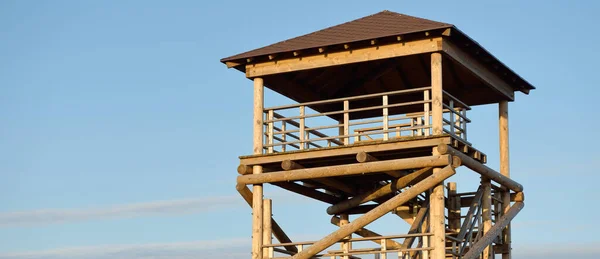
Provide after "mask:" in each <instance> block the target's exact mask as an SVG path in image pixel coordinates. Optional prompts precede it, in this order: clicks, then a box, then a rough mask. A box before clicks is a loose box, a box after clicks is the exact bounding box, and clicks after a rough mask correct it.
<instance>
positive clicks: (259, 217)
mask: <svg viewBox="0 0 600 259" xmlns="http://www.w3.org/2000/svg"><path fill="white" fill-rule="evenodd" d="M263 106H264V84H263V79H262V78H258V77H257V78H254V121H253V126H254V127H253V133H254V138H253V151H254V154H262V153H263V108H264V107H263ZM262 170H263V168H262V166H259V165H255V166H253V167H252V173H253V174H261V173H262ZM252 195H253V197H252V259H262V258H263V253H262V246H263V186H262V184H255V185H254V186H253V187H252Z"/></svg>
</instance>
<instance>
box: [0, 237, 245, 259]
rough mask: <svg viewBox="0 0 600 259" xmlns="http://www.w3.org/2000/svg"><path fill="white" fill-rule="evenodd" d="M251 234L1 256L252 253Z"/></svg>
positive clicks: (80, 258) (91, 258)
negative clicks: (246, 235) (245, 236)
mask: <svg viewBox="0 0 600 259" xmlns="http://www.w3.org/2000/svg"><path fill="white" fill-rule="evenodd" d="M250 243H251V240H250V238H232V239H225V240H204V241H192V242H177V243H156V244H139V245H135V244H134V245H104V246H87V247H72V248H63V249H52V250H45V251H32V252H19V253H4V254H0V259H58V258H64V259H72V258H77V259H109V258H111V259H163V258H164V259H167V258H168V259H192V258H194V259H197V258H204V259H216V258H226V259H229V258H231V259H233V258H243V257H248V256H249V251H250V250H249V249H250V246H249V245H250Z"/></svg>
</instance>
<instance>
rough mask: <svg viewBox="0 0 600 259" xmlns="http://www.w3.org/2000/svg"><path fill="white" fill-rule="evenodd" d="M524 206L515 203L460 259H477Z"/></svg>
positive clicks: (520, 203)
mask: <svg viewBox="0 0 600 259" xmlns="http://www.w3.org/2000/svg"><path fill="white" fill-rule="evenodd" d="M524 206H525V204H524V203H523V202H515V204H513V205H512V206H511V207H510V209H509V210H508V211H507V212H506V213H505V214H504V215H503V216H502V217H500V219H499V220H498V221H496V224H495V225H494V226H493V227H492V228H491V229H490V231H488V232H487V233H486V234H484V235H483V236H482V237H481V239H479V240H478V241H477V243H475V245H473V246H472V247H470V248H469V251H468V252H467V253H466V254H465V255H464V256H463V257H462V258H463V259H476V258H479V255H480V254H481V252H482V251H483V250H484V249H485V247H486V246H488V245H490V244H492V242H494V239H496V237H497V236H498V235H499V234H500V233H501V232H502V230H503V229H504V228H505V227H506V226H508V224H509V223H510V221H511V220H512V219H513V218H515V216H517V214H518V213H519V211H521V210H522V209H523V207H524Z"/></svg>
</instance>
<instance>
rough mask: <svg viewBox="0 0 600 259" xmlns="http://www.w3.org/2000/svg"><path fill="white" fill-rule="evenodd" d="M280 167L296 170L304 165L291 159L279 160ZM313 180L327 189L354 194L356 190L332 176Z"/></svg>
mask: <svg viewBox="0 0 600 259" xmlns="http://www.w3.org/2000/svg"><path fill="white" fill-rule="evenodd" d="M281 168H283V170H285V171H290V170H297V169H303V168H304V166H303V165H301V164H298V163H296V162H294V161H292V160H284V161H283V162H281ZM314 181H315V182H318V183H321V184H323V185H325V186H327V187H329V188H328V189H331V188H333V189H335V190H338V191H342V192H344V193H345V194H346V195H350V196H351V195H354V194H355V192H356V190H355V188H354V187H352V186H350V185H348V184H345V183H344V182H342V181H339V180H336V179H333V178H320V179H314Z"/></svg>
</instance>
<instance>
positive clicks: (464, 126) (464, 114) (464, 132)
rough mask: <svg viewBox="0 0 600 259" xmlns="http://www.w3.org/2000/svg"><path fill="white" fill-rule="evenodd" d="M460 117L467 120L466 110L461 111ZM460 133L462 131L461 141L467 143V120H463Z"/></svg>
mask: <svg viewBox="0 0 600 259" xmlns="http://www.w3.org/2000/svg"><path fill="white" fill-rule="evenodd" d="M462 116H463V117H465V118H467V109H463V110H462ZM462 131H463V139H464V140H465V141H467V120H465V119H463V127H462Z"/></svg>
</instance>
